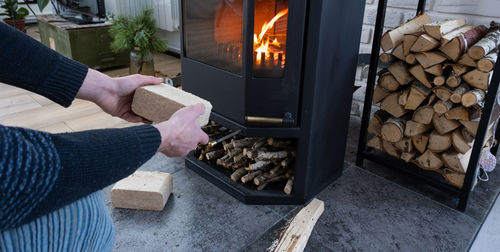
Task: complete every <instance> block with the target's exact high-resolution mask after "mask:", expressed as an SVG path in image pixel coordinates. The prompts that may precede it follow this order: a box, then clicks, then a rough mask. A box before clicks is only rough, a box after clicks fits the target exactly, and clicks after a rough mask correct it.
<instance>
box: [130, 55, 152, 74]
mask: <svg viewBox="0 0 500 252" xmlns="http://www.w3.org/2000/svg"><path fill="white" fill-rule="evenodd" d="M130 74H143V75H151V76H154V75H155V65H154V60H153V55H152V54H151V53H145V54H144V55H141V54H140V51H139V50H137V49H135V50H132V51H130Z"/></svg>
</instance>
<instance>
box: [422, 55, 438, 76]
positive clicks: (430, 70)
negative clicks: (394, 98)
mask: <svg viewBox="0 0 500 252" xmlns="http://www.w3.org/2000/svg"><path fill="white" fill-rule="evenodd" d="M416 59H417V58H416V57H415V60H416ZM424 71H425V72H426V73H430V74H432V75H434V76H441V75H443V66H442V65H441V64H436V65H434V66H431V67H428V68H426V69H424Z"/></svg>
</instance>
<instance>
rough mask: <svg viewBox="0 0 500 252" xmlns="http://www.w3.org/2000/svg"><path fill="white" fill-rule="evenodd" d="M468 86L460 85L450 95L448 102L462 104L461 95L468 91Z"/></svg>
mask: <svg viewBox="0 0 500 252" xmlns="http://www.w3.org/2000/svg"><path fill="white" fill-rule="evenodd" d="M469 89H470V88H469V85H467V84H466V83H463V84H461V85H460V86H458V87H457V88H455V90H453V94H451V95H450V101H451V102H453V103H461V102H462V95H463V94H465V92H467V91H469Z"/></svg>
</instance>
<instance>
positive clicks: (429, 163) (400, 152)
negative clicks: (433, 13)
mask: <svg viewBox="0 0 500 252" xmlns="http://www.w3.org/2000/svg"><path fill="white" fill-rule="evenodd" d="M499 46H500V26H499V25H498V24H496V23H494V22H492V23H491V24H490V27H489V28H487V27H486V26H484V25H480V26H470V25H466V23H465V19H455V20H446V21H443V22H435V23H433V22H432V20H431V18H430V17H429V16H428V15H427V14H422V15H419V16H417V17H415V18H413V19H411V20H409V21H408V22H406V23H405V24H403V25H401V26H400V27H398V28H396V29H393V30H389V31H387V32H386V33H384V35H383V37H382V40H381V47H382V50H383V51H384V53H382V54H381V55H380V61H381V62H383V63H386V64H389V66H388V67H387V68H384V69H382V70H381V71H380V72H379V73H378V77H379V78H378V84H377V86H376V87H375V89H374V94H373V104H378V103H380V110H379V111H377V112H376V113H375V114H374V116H373V118H372V119H371V120H370V124H369V129H368V131H369V133H371V134H373V135H374V137H373V138H371V139H370V140H369V141H368V143H367V145H368V146H369V147H372V148H375V149H378V150H381V151H385V152H386V153H388V154H389V155H391V156H394V157H396V158H400V159H402V160H404V161H406V162H412V163H415V164H417V165H418V166H419V167H420V168H422V169H426V170H432V171H436V172H439V173H440V174H442V175H443V176H444V178H445V179H446V180H447V181H448V183H450V184H451V185H454V186H456V187H459V188H461V187H462V186H463V180H464V177H465V173H466V169H467V165H468V163H469V158H470V154H471V151H472V148H471V147H472V144H473V142H474V138H475V136H476V132H477V128H478V125H479V120H480V118H481V112H482V108H483V105H484V99H485V96H486V92H487V89H488V85H489V82H490V78H491V76H492V71H493V68H494V65H495V62H496V60H497V56H498V50H499ZM495 119H496V118H495ZM492 121H493V122H494V119H492ZM492 132H493V124H492V125H490V127H489V128H488V133H487V138H486V139H487V141H485V142H486V144H485V146H484V149H483V151H489V148H491V145H492V138H493V137H492Z"/></svg>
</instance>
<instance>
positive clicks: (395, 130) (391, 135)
mask: <svg viewBox="0 0 500 252" xmlns="http://www.w3.org/2000/svg"><path fill="white" fill-rule="evenodd" d="M405 125H406V121H405V120H404V119H401V118H389V119H388V120H387V121H386V122H385V123H384V124H383V125H382V129H381V136H382V139H384V140H386V141H389V142H391V143H396V142H399V141H400V140H401V139H403V133H404V131H405Z"/></svg>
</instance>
